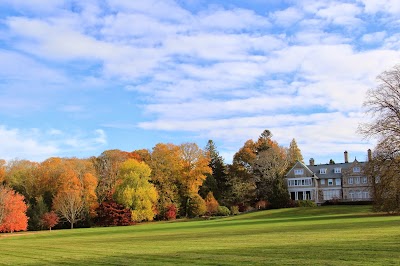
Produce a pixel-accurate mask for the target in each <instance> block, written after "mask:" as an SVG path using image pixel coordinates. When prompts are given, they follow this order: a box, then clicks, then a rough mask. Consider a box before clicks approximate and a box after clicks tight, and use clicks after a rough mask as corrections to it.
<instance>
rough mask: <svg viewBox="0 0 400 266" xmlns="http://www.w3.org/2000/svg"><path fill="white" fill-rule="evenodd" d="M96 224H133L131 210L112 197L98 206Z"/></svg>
mask: <svg viewBox="0 0 400 266" xmlns="http://www.w3.org/2000/svg"><path fill="white" fill-rule="evenodd" d="M96 224H97V225H100V226H117V225H121V226H125V225H131V224H133V222H132V213H131V210H130V209H128V208H125V207H124V206H123V205H122V204H118V203H117V202H115V201H114V200H112V199H108V200H106V201H103V202H102V203H101V204H100V205H99V207H98V208H97V217H96Z"/></svg>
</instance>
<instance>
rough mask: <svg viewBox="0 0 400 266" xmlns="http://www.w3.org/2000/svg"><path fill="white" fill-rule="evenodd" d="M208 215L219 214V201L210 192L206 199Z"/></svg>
mask: <svg viewBox="0 0 400 266" xmlns="http://www.w3.org/2000/svg"><path fill="white" fill-rule="evenodd" d="M205 201H206V207H207V215H214V214H217V212H218V207H219V204H218V201H217V200H216V199H215V198H214V195H213V193H212V192H211V191H210V192H208V194H207V197H206V200H205Z"/></svg>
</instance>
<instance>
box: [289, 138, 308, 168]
mask: <svg viewBox="0 0 400 266" xmlns="http://www.w3.org/2000/svg"><path fill="white" fill-rule="evenodd" d="M287 160H288V166H289V167H292V166H293V165H294V164H295V163H296V162H297V161H300V162H304V159H303V155H302V154H301V150H300V148H299V147H298V146H297V142H296V140H295V139H292V141H291V142H290V145H289V148H288V151H287Z"/></svg>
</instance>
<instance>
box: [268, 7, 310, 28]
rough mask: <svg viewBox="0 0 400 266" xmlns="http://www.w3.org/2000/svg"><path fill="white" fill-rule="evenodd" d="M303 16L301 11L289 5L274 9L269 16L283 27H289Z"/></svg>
mask: <svg viewBox="0 0 400 266" xmlns="http://www.w3.org/2000/svg"><path fill="white" fill-rule="evenodd" d="M303 17H304V14H303V12H302V11H301V10H299V9H297V8H295V7H289V8H287V9H285V10H280V11H276V12H274V13H273V14H271V18H272V19H273V20H274V21H275V23H276V24H278V25H280V26H284V27H289V26H291V25H293V24H295V23H296V22H298V21H300V20H301V19H302V18H303Z"/></svg>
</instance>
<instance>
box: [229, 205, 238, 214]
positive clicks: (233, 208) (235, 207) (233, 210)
mask: <svg viewBox="0 0 400 266" xmlns="http://www.w3.org/2000/svg"><path fill="white" fill-rule="evenodd" d="M230 211H231V214H232V215H238V214H239V213H240V212H239V206H236V205H233V206H231V209H230Z"/></svg>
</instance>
